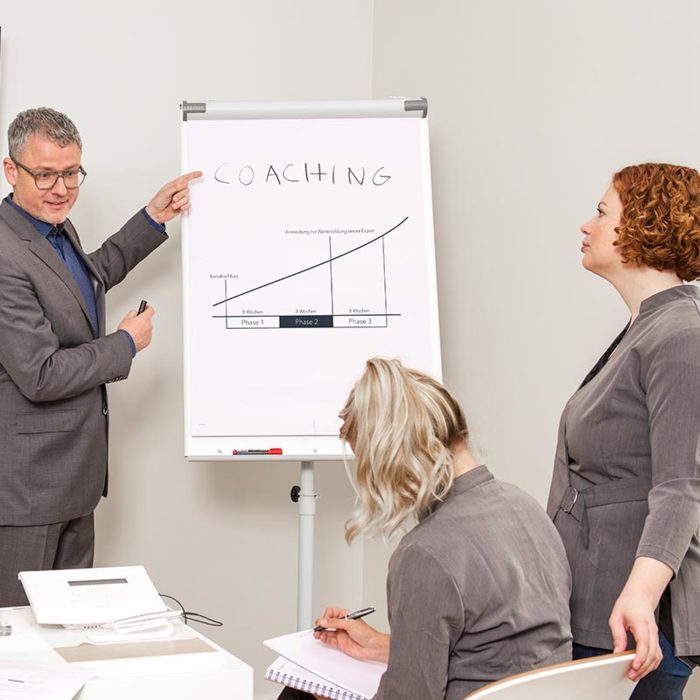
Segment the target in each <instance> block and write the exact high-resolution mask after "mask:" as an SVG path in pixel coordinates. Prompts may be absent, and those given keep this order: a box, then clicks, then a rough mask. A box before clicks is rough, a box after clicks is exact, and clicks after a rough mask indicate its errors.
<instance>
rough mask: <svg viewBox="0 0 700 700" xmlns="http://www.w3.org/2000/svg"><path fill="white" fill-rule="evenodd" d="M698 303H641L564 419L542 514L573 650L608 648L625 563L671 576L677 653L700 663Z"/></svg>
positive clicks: (663, 297)
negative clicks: (560, 570)
mask: <svg viewBox="0 0 700 700" xmlns="http://www.w3.org/2000/svg"><path fill="white" fill-rule="evenodd" d="M699 447H700V294H699V293H698V289H697V288H696V287H694V286H691V285H687V286H678V287H673V288H672V289H668V290H666V291H663V292H660V293H658V294H655V295H654V296H652V297H649V298H648V299H645V300H644V301H643V302H642V305H641V309H640V313H639V316H638V317H637V318H636V319H635V321H634V323H632V324H631V326H630V328H629V330H628V331H627V333H626V334H625V335H624V337H623V338H622V340H621V341H620V344H619V345H618V346H617V348H616V350H615V351H614V353H613V354H612V356H611V357H610V359H609V360H608V361H607V363H605V365H604V366H603V367H602V369H601V370H600V371H599V372H598V374H597V375H596V376H595V377H593V378H592V379H591V380H590V381H589V382H588V383H585V384H584V385H583V386H582V387H581V388H580V389H579V390H578V391H577V392H576V393H575V394H574V395H573V397H572V398H571V399H570V401H569V402H568V404H567V406H566V408H565V409H564V413H563V415H562V419H561V423H560V428H559V441H558V446H557V453H556V462H555V466H554V476H553V480H552V486H551V491H550V495H549V503H548V507H547V510H548V513H549V515H550V516H551V517H552V518H553V519H554V523H555V525H556V527H557V529H558V531H559V533H560V535H561V537H562V539H563V541H564V546H565V548H566V551H567V555H568V558H569V563H570V565H571V571H572V577H573V593H572V599H571V626H572V631H573V633H574V641H576V642H577V643H579V644H584V645H586V646H592V647H600V648H605V649H610V648H612V640H611V636H610V629H609V627H608V622H607V621H608V617H609V615H610V612H611V610H612V607H613V604H614V602H615V600H616V599H617V597H618V595H619V594H620V592H621V590H622V587H623V586H624V584H625V582H626V580H627V577H628V576H629V573H630V570H631V567H632V564H633V563H634V559H635V558H636V557H639V556H645V557H652V558H654V559H658V560H659V561H662V562H664V563H665V564H667V565H668V566H669V567H670V568H671V569H672V570H673V572H674V578H673V580H672V581H671V584H670V591H671V601H672V620H673V631H674V636H675V644H676V653H677V654H678V655H679V656H693V655H698V654H700V542H699V541H698V527H699V526H700V466H699V465H700V454H699V451H698V450H699Z"/></svg>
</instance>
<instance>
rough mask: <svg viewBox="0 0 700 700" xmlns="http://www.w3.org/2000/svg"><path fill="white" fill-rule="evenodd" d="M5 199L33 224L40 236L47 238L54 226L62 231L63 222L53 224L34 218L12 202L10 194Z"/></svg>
mask: <svg viewBox="0 0 700 700" xmlns="http://www.w3.org/2000/svg"><path fill="white" fill-rule="evenodd" d="M5 201H6V202H7V203H8V204H9V205H10V206H11V207H13V208H14V209H16V210H17V211H18V212H19V213H20V214H21V215H22V216H23V217H24V218H25V219H26V220H27V221H29V223H31V224H32V225H33V226H34V228H35V229H36V230H37V231H38V232H39V233H40V234H41V235H42V236H44V238H48V236H49V234H50V233H51V232H52V231H53V230H54V228H55V229H56V230H57V231H58V232H61V231H63V226H64V225H65V222H64V223H61V224H57V225H56V226H54V225H53V224H50V223H48V222H47V221H42V220H41V219H36V218H35V217H33V216H32V215H31V214H30V213H29V212H26V211H24V209H22V207H20V206H19V204H15V203H14V201H13V199H12V194H8V195H7V197H5Z"/></svg>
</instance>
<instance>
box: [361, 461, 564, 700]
mask: <svg viewBox="0 0 700 700" xmlns="http://www.w3.org/2000/svg"><path fill="white" fill-rule="evenodd" d="M570 585H571V582H570V574H569V567H568V565H567V563H566V555H565V553H564V549H563V547H562V544H561V541H560V540H559V537H558V536H557V533H556V530H555V529H554V527H553V526H552V523H551V522H550V521H549V519H548V518H547V515H546V513H545V512H544V510H543V509H542V508H541V506H540V505H539V504H538V503H537V502H536V501H534V500H533V499H532V498H530V497H529V496H528V495H526V494H525V493H523V492H522V491H521V490H520V489H518V488H516V487H515V486H511V485H510V484H504V483H501V482H499V481H496V480H495V479H494V477H493V475H492V474H491V473H490V472H489V470H488V469H487V468H486V467H485V466H481V467H477V468H476V469H473V470H472V471H469V472H467V473H466V474H463V475H462V476H460V477H459V478H457V479H456V480H455V482H454V485H453V486H452V489H451V490H450V492H449V493H448V495H447V497H446V498H445V500H444V501H443V502H442V503H440V504H438V506H437V507H436V508H434V510H433V512H432V513H431V514H430V515H428V516H427V517H425V518H424V519H423V520H421V522H420V523H419V524H418V525H417V526H416V527H415V528H414V529H413V530H411V531H410V532H409V533H408V534H407V535H405V537H404V538H403V539H402V540H401V542H400V544H399V546H398V547H397V549H396V551H395V552H394V554H393V555H392V557H391V561H390V563H389V575H388V580H387V589H388V600H389V621H390V624H391V648H390V656H389V667H388V669H387V671H386V673H385V674H384V676H383V677H382V681H381V684H380V686H379V690H378V692H377V695H376V696H375V698H376V700H397V698H401V700H443V699H446V700H462V698H464V696H465V695H467V693H469V692H471V691H473V690H476V689H477V688H479V687H480V686H482V685H484V684H486V683H489V682H491V681H495V680H498V679H500V678H503V677H504V676H507V675H509V674H512V673H519V672H521V671H527V670H530V669H532V668H535V667H537V666H544V665H546V664H551V663H558V662H561V661H567V660H570V659H571V634H570V630H569V609H568V602H569V593H570Z"/></svg>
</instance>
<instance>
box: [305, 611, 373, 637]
mask: <svg viewBox="0 0 700 700" xmlns="http://www.w3.org/2000/svg"><path fill="white" fill-rule="evenodd" d="M375 610H376V608H373V607H371V606H370V607H369V608H360V609H359V610H355V611H353V612H345V613H343V611H342V610H338V609H337V608H326V612H325V613H324V617H327V616H328V615H329V613H333V612H336V613H340V615H338V616H337V618H338V619H339V620H359V619H360V618H361V617H365V615H371V614H372V613H373V612H374V611H375ZM331 617H333V615H331ZM316 622H317V624H316V627H314V632H325V631H326V630H329V629H331V628H332V627H334V625H325V624H324V622H326V620H323V619H321V620H316Z"/></svg>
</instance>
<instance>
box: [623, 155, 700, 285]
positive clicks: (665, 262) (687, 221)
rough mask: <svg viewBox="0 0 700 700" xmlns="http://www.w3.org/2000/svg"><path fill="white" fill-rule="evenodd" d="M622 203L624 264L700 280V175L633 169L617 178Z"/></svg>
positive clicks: (647, 166) (675, 169) (651, 166)
mask: <svg viewBox="0 0 700 700" xmlns="http://www.w3.org/2000/svg"><path fill="white" fill-rule="evenodd" d="M612 182H613V186H614V187H615V190H616V191H617V193H618V195H619V197H620V201H621V202H622V216H621V217H620V225H619V226H618V227H617V228H616V229H615V230H616V231H617V234H618V236H617V240H616V242H615V245H618V246H619V247H620V249H621V251H622V259H623V260H624V261H625V262H631V263H635V264H637V265H646V266H647V267H653V268H655V269H657V270H673V271H674V272H675V273H676V274H677V275H678V276H679V277H680V278H681V279H682V280H685V281H686V282H690V281H692V280H697V279H700V174H698V171H697V170H694V169H693V168H686V167H684V166H682V165H669V164H667V163H643V164H641V165H630V166H628V167H626V168H623V169H622V170H620V171H619V172H617V173H615V174H614V175H613V179H612Z"/></svg>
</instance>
